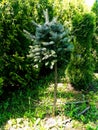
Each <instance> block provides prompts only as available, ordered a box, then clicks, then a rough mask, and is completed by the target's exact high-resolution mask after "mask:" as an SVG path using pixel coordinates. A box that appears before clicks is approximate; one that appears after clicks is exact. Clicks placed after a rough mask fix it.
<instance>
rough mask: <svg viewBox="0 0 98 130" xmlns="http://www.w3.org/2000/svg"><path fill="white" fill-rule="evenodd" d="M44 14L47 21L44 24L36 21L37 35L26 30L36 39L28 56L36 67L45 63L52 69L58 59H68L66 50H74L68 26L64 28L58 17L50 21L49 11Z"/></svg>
mask: <svg viewBox="0 0 98 130" xmlns="http://www.w3.org/2000/svg"><path fill="white" fill-rule="evenodd" d="M44 14H45V19H46V21H45V23H44V24H43V25H38V24H36V23H34V24H35V25H36V26H37V27H36V32H35V36H33V35H32V34H30V33H29V32H27V31H24V32H25V34H26V36H27V38H29V39H30V40H31V41H34V42H33V43H32V46H30V51H29V55H28V57H30V58H32V60H33V63H34V64H35V67H39V66H40V65H42V64H45V65H46V66H49V67H50V68H51V69H52V68H53V66H54V64H55V63H56V62H57V61H58V62H60V61H62V60H63V61H64V60H66V52H67V53H68V52H69V51H71V50H72V45H71V44H70V41H71V38H70V36H69V34H70V32H69V30H68V28H67V27H65V28H64V26H63V25H62V24H60V23H58V22H57V21H56V18H54V19H53V20H52V21H51V22H49V18H48V14H47V12H44Z"/></svg>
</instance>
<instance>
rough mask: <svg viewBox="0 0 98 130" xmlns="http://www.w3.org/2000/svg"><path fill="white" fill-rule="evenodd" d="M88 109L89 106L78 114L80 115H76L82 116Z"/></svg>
mask: <svg viewBox="0 0 98 130" xmlns="http://www.w3.org/2000/svg"><path fill="white" fill-rule="evenodd" d="M89 109H90V106H88V107H87V108H85V109H84V110H83V111H82V112H80V113H79V114H78V116H80V115H82V114H84V113H85V112H86V111H87V110H89Z"/></svg>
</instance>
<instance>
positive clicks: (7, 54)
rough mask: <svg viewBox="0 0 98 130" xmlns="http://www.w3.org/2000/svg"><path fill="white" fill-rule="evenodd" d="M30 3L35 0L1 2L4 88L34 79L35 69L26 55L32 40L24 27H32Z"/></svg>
mask: <svg viewBox="0 0 98 130" xmlns="http://www.w3.org/2000/svg"><path fill="white" fill-rule="evenodd" d="M30 4H33V2H32V3H30V1H29V2H27V1H24V3H23V1H22V0H17V1H14V0H12V1H10V0H6V1H2V2H0V75H1V76H2V77H3V80H4V84H3V86H4V88H5V87H8V90H10V89H9V88H10V86H12V87H13V88H14V86H16V87H18V86H27V85H28V84H30V82H31V81H33V80H34V79H33V77H34V76H33V73H32V71H33V69H32V67H31V66H30V65H29V62H28V59H27V56H26V55H27V52H28V49H29V45H30V42H29V41H28V40H27V39H26V38H25V36H24V35H23V28H28V27H30V24H29V21H31V16H32V8H31V5H30ZM32 30H33V29H32ZM28 68H29V69H28ZM31 77H32V78H31Z"/></svg>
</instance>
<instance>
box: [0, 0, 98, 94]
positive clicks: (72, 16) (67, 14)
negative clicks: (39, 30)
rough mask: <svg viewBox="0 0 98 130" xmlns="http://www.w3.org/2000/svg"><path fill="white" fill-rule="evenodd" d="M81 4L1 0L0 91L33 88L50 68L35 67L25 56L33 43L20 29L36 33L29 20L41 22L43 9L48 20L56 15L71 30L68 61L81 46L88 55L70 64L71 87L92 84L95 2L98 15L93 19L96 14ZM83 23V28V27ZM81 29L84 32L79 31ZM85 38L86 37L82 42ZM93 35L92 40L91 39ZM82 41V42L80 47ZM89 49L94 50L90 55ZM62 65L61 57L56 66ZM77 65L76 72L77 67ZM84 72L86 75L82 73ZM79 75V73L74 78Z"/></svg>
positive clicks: (80, 2)
mask: <svg viewBox="0 0 98 130" xmlns="http://www.w3.org/2000/svg"><path fill="white" fill-rule="evenodd" d="M83 3H84V2H83V1H81V0H77V1H74V0H70V2H68V1H60V0H55V1H53V0H43V1H41V0H36V1H34V0H16V1H15V0H2V1H1V2H0V94H2V93H3V91H6V90H10V89H13V90H14V89H18V88H20V87H21V88H25V87H27V86H28V87H30V86H31V87H32V88H34V84H35V82H37V81H38V79H40V78H41V77H42V75H47V74H48V73H49V71H50V70H49V68H47V67H45V66H41V67H39V68H37V69H35V68H34V66H33V65H32V63H33V61H32V60H30V59H28V57H27V55H28V53H29V49H30V48H29V46H30V45H31V44H33V42H31V41H29V40H28V39H27V38H26V37H25V35H24V32H23V30H24V29H26V30H28V31H30V32H31V33H32V34H35V26H31V25H32V21H35V22H36V23H40V24H42V23H44V16H43V13H42V12H43V10H45V9H46V8H47V9H48V10H49V18H50V20H52V18H53V17H55V16H56V17H58V22H60V23H62V24H63V25H64V26H65V27H66V26H67V27H68V28H69V30H70V34H69V36H71V37H73V38H72V41H71V42H72V43H73V45H74V46H75V47H74V52H73V54H72V55H73V56H72V58H71V61H70V62H72V61H73V59H74V58H75V57H78V56H79V55H82V54H80V53H82V52H81V51H82V50H83V48H84V51H85V52H83V53H85V55H87V58H88V59H86V58H84V59H83V60H84V61H82V58H83V57H85V55H84V54H83V57H82V58H81V61H79V62H78V61H77V60H75V65H70V71H72V72H69V78H70V73H71V76H72V77H73V80H70V82H71V83H72V84H74V86H81V87H80V88H85V86H86V88H87V87H88V84H90V83H91V82H90V81H91V79H92V76H93V72H94V66H96V64H95V65H94V64H92V63H93V62H92V61H93V58H95V60H96V61H98V59H97V51H98V49H96V48H98V47H97V32H98V31H97V28H96V31H95V23H96V24H98V23H97V22H96V21H97V17H98V16H97V13H96V8H97V6H96V4H95V5H94V7H93V9H92V10H93V11H94V12H95V14H96V16H97V17H96V21H95V15H94V14H93V13H91V12H88V11H87V9H86V7H85V5H84V4H83ZM86 12H88V14H85V13H86ZM91 20H92V21H91ZM88 23H90V24H88ZM84 24H85V26H86V28H85V27H84V28H82V27H83V26H84ZM86 24H87V25H86ZM91 26H92V28H91ZM31 27H32V28H31ZM83 29H84V33H83V32H82V30H83ZM75 30H79V31H75ZM90 31H91V33H90ZM77 34H78V35H79V37H78V36H77ZM80 35H81V36H80ZM84 35H85V36H84ZM85 37H86V39H87V40H85V41H83V39H85ZM93 38H94V40H93V41H95V42H94V43H93V42H92V39H93ZM82 43H83V44H84V47H83V48H82ZM92 46H93V47H92ZM92 50H93V52H95V53H93V55H92ZM74 54H75V55H74ZM66 55H67V54H66ZM62 57H63V56H62ZM64 57H65V55H64ZM67 57H68V58H67V59H70V55H69V54H68V55H67ZM61 59H63V58H61ZM80 62H83V63H84V64H85V67H84V69H82V68H83V67H82V63H80ZM80 64H81V65H80ZM62 65H63V66H65V65H66V62H64V60H63V61H62V60H61V61H59V63H58V66H59V67H61V66H62ZM77 66H78V69H79V71H78V70H77ZM87 69H88V72H87ZM77 71H78V72H77ZM76 73H77V74H76ZM83 74H85V76H83ZM78 75H81V76H79V77H77V76H78ZM87 77H88V78H87ZM79 78H80V79H79ZM83 78H84V79H85V82H83V84H82V85H80V81H82V80H83ZM70 79H71V78H70ZM83 81H84V80H83Z"/></svg>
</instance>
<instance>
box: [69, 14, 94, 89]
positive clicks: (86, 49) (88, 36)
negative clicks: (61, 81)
mask: <svg viewBox="0 0 98 130" xmlns="http://www.w3.org/2000/svg"><path fill="white" fill-rule="evenodd" d="M94 30H95V15H94V14H93V13H91V14H90V13H85V14H83V15H80V14H78V15H76V16H75V17H74V19H73V33H74V36H75V40H74V46H75V47H74V51H73V53H72V56H71V62H70V64H69V66H68V69H67V72H68V75H69V79H70V82H71V83H72V85H73V86H74V87H75V88H77V89H87V88H88V87H90V83H91V82H92V79H93V72H94V61H93V57H92V53H91V49H92V37H93V34H94Z"/></svg>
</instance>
